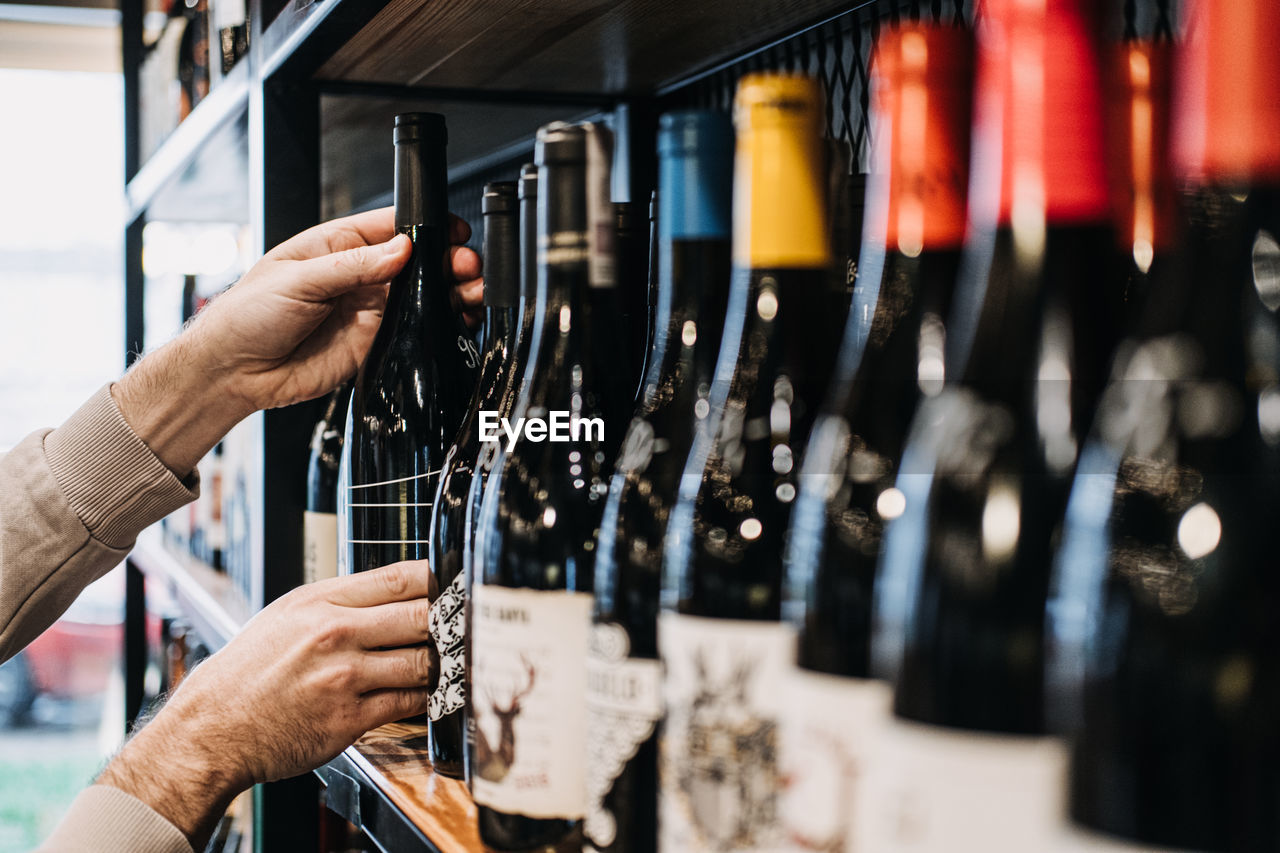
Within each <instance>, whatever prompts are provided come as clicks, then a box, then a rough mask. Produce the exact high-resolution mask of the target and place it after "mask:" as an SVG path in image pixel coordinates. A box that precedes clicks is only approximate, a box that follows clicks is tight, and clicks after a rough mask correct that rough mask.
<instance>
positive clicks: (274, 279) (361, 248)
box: [112, 207, 483, 476]
mask: <svg viewBox="0 0 1280 853" xmlns="http://www.w3.org/2000/svg"><path fill="white" fill-rule="evenodd" d="M470 236H471V229H470V227H469V226H468V225H467V224H466V223H465V222H463V221H462V220H461V219H458V218H456V217H454V218H453V220H452V225H451V229H450V241H451V242H452V243H453V244H454V245H453V246H452V248H451V249H450V252H449V259H448V262H449V268H450V270H451V272H452V274H453V277H454V278H455V279H457V281H458V282H459V284H458V285H457V286H456V287H455V289H454V293H453V297H454V303H455V307H457V308H461V309H462V310H463V311H465V312H466V314H467V317H468V319H469V320H471V321H473V322H474V320H475V319H476V316H477V314H476V312H477V311H478V309H479V305H480V301H481V293H482V290H483V285H482V282H481V280H480V278H479V276H480V258H479V256H477V255H476V253H475V252H473V251H471V250H470V249H467V248H465V247H463V246H461V245H459V244H461V243H464V242H466V240H467V239H468V238H469V237H470ZM409 252H410V245H409V239H408V238H407V237H404V236H396V235H395V220H394V214H393V211H392V209H391V208H389V207H388V208H383V209H381V210H374V211H370V212H368V213H361V214H357V215H355V216H348V217H346V218H345V219H336V220H334V221H332V222H326V223H324V224H323V225H317V226H316V227H314V228H311V229H308V230H306V231H304V232H302V233H301V234H299V235H297V236H296V237H293V238H292V239H289V240H286V241H285V242H284V243H281V244H280V245H279V246H276V247H275V248H274V249H272V250H271V251H270V252H267V254H265V255H264V256H263V257H262V259H261V260H259V261H258V262H257V263H256V264H254V265H253V268H252V269H250V270H249V272H247V273H245V275H244V277H243V278H242V279H240V281H239V282H238V283H236V285H235V286H233V287H232V288H230V289H229V290H228V291H227V292H226V293H224V294H222V295H220V296H218V297H217V298H216V299H214V300H213V301H212V302H211V303H210V304H209V305H208V307H206V308H205V309H204V310H203V311H201V312H200V314H199V315H198V316H197V318H196V319H195V321H194V322H193V323H192V324H191V326H190V327H189V328H188V329H187V330H186V331H185V332H183V334H182V335H180V336H179V337H178V338H177V339H176V340H174V341H172V342H171V343H169V344H167V345H166V346H164V347H162V348H161V349H159V350H157V351H156V352H154V353H152V354H150V355H149V356H147V357H146V358H144V359H143V360H142V361H141V362H139V363H138V364H137V365H136V366H135V367H134V368H133V369H132V370H130V371H129V373H127V374H126V375H125V377H124V378H123V379H122V380H121V381H120V382H118V383H117V384H116V385H115V386H113V387H112V396H113V397H114V398H115V400H116V403H117V405H119V407H120V411H121V413H122V414H123V415H124V417H125V420H126V421H127V422H128V423H129V426H130V427H132V428H133V430H134V432H136V433H137V434H138V435H139V436H140V437H141V438H142V439H143V440H144V441H145V442H146V443H147V445H148V446H149V447H150V448H151V449H152V451H153V452H154V453H155V454H156V455H157V456H159V457H160V459H161V460H162V461H164V463H165V464H166V465H168V466H169V468H170V469H172V470H173V471H174V472H175V473H177V474H179V475H180V476H181V475H185V474H186V473H187V472H189V471H190V470H191V469H192V467H194V466H195V463H196V462H197V461H199V459H200V458H201V457H202V456H204V454H205V453H207V452H208V450H209V448H211V447H212V446H213V445H214V444H216V443H217V442H218V441H219V440H220V439H221V438H222V436H223V435H225V434H226V432H227V430H229V429H230V428H231V427H232V426H234V425H235V424H236V423H237V422H239V421H240V420H242V419H243V418H244V417H246V416H247V415H249V414H250V413H252V412H255V411H257V410H258V409H270V408H275V407H277V406H287V405H289V404H291V403H297V402H301V401H303V400H309V399H312V398H314V397H318V396H320V395H321V394H324V393H325V392H327V391H329V390H331V389H333V388H334V387H335V386H337V384H338V383H339V382H341V381H342V380H343V379H345V378H347V377H348V376H351V375H352V374H354V373H355V372H356V370H357V368H358V367H359V366H360V363H361V361H363V359H364V356H365V353H367V352H368V350H369V346H370V345H371V344H372V343H373V337H374V335H375V334H376V333H377V331H378V325H379V323H381V321H382V309H383V306H384V304H385V303H386V298H387V282H388V281H389V280H390V279H391V278H392V277H393V276H394V275H395V274H396V273H397V272H399V271H400V269H401V267H403V266H404V264H405V262H406V261H407V260H408V258H409ZM442 261H443V259H442Z"/></svg>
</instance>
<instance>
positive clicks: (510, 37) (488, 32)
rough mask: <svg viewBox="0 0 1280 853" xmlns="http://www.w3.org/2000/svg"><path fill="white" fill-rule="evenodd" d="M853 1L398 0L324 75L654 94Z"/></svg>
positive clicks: (399, 81)
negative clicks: (534, 0) (447, 0)
mask: <svg viewBox="0 0 1280 853" xmlns="http://www.w3.org/2000/svg"><path fill="white" fill-rule="evenodd" d="M328 2H331V3H332V2H336V0H328ZM851 5H857V4H851V3H850V2H849V0H767V2H755V3H751V4H750V8H749V9H748V8H744V5H743V4H740V3H737V2H732V0H710V2H702V3H688V2H684V0H559V2H543V3H532V2H528V0H456V2H450V3H440V2H433V0H391V2H388V3H386V4H385V6H384V7H383V8H382V11H380V12H379V13H378V14H377V15H376V16H373V18H372V20H370V22H369V23H368V25H367V26H365V27H363V28H362V29H361V30H360V31H359V32H357V33H355V35H354V36H352V37H351V39H350V40H349V41H347V42H346V43H345V44H343V45H342V46H341V47H340V48H339V49H338V50H337V51H336V53H334V54H333V56H332V57H331V58H330V59H328V60H327V61H326V62H324V63H323V64H322V65H321V66H320V67H319V70H318V71H317V73H316V77H317V78H319V79H324V80H351V81H366V82H378V83H385V84H398V85H405V86H439V87H448V88H460V89H462V88H465V89H477V90H508V91H525V92H578V93H604V94H610V95H623V94H642V95H643V94H651V93H652V92H654V91H655V90H657V89H659V88H661V87H662V86H663V85H665V84H668V83H670V82H672V81H674V80H677V79H680V78H683V77H686V76H688V75H690V74H692V73H694V72H696V71H698V70H700V69H702V68H705V67H708V66H710V65H714V64H715V63H717V62H721V61H723V60H726V59H729V58H730V57H735V56H739V55H741V54H742V53H743V52H745V51H747V50H750V49H752V48H755V47H759V46H760V45H762V44H764V43H767V42H768V41H770V40H772V39H774V38H777V37H779V36H781V35H784V34H786V33H789V32H794V31H795V30H796V29H797V28H799V27H801V26H804V25H808V24H812V23H816V22H817V21H819V20H821V19H822V18H824V17H827V16H829V15H831V14H833V13H835V12H837V11H843V10H845V9H848V8H849V7H850V6H851Z"/></svg>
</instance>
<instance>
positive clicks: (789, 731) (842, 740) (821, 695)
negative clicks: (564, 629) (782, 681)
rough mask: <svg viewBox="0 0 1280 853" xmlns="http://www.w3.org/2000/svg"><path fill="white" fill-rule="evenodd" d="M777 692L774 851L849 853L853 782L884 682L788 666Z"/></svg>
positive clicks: (879, 715) (881, 706)
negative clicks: (777, 838)
mask: <svg viewBox="0 0 1280 853" xmlns="http://www.w3.org/2000/svg"><path fill="white" fill-rule="evenodd" d="M784 693H785V694H786V697H787V710H786V713H785V714H784V715H783V717H782V726H781V729H780V730H779V734H780V740H779V750H780V751H779V762H780V763H781V765H782V768H781V773H782V778H783V780H784V784H783V786H782V791H781V794H780V804H779V805H780V809H781V817H780V821H781V823H782V832H783V845H782V847H781V848H780V849H782V850H786V851H795V853H800V851H813V850H821V851H824V853H851V851H853V850H857V849H858V848H857V847H856V845H855V842H854V838H855V827H856V826H857V824H858V822H859V819H860V818H859V806H860V802H861V799H862V798H861V797H860V796H859V783H860V781H861V780H862V777H863V776H865V774H866V762H867V752H868V750H869V748H870V744H871V743H872V742H874V740H875V738H876V732H878V731H879V730H880V727H881V726H882V725H883V723H884V719H885V718H886V717H887V716H888V714H889V708H890V705H891V703H892V699H893V690H892V688H890V687H889V685H888V684H886V683H885V682H883V681H873V680H871V679H867V678H843V677H840V676H835V675H827V674H826V673H821V672H813V671H811V670H807V669H800V668H799V667H793V668H792V669H791V672H790V675H789V676H788V678H787V681H786V687H785V690H784Z"/></svg>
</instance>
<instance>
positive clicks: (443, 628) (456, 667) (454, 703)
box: [427, 572, 467, 721]
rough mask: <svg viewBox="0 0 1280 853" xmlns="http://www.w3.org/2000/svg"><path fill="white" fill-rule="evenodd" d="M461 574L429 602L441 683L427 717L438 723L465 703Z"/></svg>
mask: <svg viewBox="0 0 1280 853" xmlns="http://www.w3.org/2000/svg"><path fill="white" fill-rule="evenodd" d="M463 581H464V577H463V573H462V572H458V574H457V575H456V576H455V577H454V579H453V582H452V583H450V584H449V586H448V587H447V588H446V589H445V591H444V592H442V593H440V595H439V596H438V597H437V598H436V600H435V601H433V602H431V639H432V641H433V642H434V643H435V644H436V654H437V655H438V656H439V658H440V681H439V683H438V684H437V685H436V689H435V692H434V693H432V694H431V699H430V700H429V704H428V705H427V716H428V717H429V718H430V719H431V720H433V721H434V720H439V719H440V718H441V717H446V716H448V715H449V714H452V713H453V712H455V711H461V710H462V707H463V706H464V705H466V704H467V686H466V666H465V662H464V660H463V655H462V653H463V648H462V647H463V641H464V640H465V639H466V631H467V623H466V619H464V618H463V616H464V615H465V612H466V603H467V598H466V595H467V594H466V590H465V588H464V587H463Z"/></svg>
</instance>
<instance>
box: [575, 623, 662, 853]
mask: <svg viewBox="0 0 1280 853" xmlns="http://www.w3.org/2000/svg"><path fill="white" fill-rule="evenodd" d="M630 651H631V640H630V638H629V637H628V636H627V632H626V629H624V628H623V627H622V626H621V625H615V624H613V623H602V624H597V625H594V626H593V627H592V629H591V650H590V653H589V655H588V657H587V822H586V833H587V837H588V838H590V839H591V841H592V842H593V843H594V844H595V845H596V846H598V847H608V846H609V845H611V844H613V842H614V841H615V840H616V839H617V834H618V827H617V822H616V821H615V819H614V816H613V814H612V812H610V811H609V809H608V808H607V807H606V806H605V803H604V800H605V797H606V796H607V795H608V793H609V790H610V789H611V788H612V787H613V783H614V781H615V780H616V779H617V778H618V777H619V776H620V775H621V774H622V770H623V768H625V767H626V766H627V762H628V761H630V760H631V759H632V758H634V757H635V755H636V752H637V751H638V750H639V749H640V747H641V745H642V744H644V742H645V741H647V740H648V739H649V738H650V737H651V736H652V735H653V732H654V729H655V728H656V726H657V725H658V719H659V718H660V717H661V716H662V664H661V663H660V662H658V661H657V660H655V659H653V658H633V657H628V655H629V653H630Z"/></svg>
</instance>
